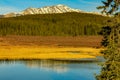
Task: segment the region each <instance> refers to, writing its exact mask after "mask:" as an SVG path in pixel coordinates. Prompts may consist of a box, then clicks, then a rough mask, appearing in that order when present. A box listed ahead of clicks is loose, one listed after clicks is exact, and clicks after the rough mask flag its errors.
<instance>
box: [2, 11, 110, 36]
mask: <svg viewBox="0 0 120 80" xmlns="http://www.w3.org/2000/svg"><path fill="white" fill-rule="evenodd" d="M107 19H108V17H104V16H100V15H94V14H87V13H64V14H39V15H26V16H19V17H14V18H1V19H0V35H2V36H6V35H27V36H29V35H30V36H31V35H32V36H34V35H36V36H81V35H82V36H84V35H98V32H99V31H100V29H101V27H102V26H103V25H104V22H105V21H106V20H107Z"/></svg>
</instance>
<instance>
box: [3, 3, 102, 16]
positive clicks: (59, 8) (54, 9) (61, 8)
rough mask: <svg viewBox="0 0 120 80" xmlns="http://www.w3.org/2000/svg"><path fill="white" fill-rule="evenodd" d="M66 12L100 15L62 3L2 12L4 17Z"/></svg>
mask: <svg viewBox="0 0 120 80" xmlns="http://www.w3.org/2000/svg"><path fill="white" fill-rule="evenodd" d="M67 12H77V13H88V14H96V15H102V14H100V13H96V12H85V11H82V10H79V9H74V8H71V7H68V6H66V5H63V4H58V5H53V6H45V7H42V8H32V7H30V8H27V9H25V10H23V11H21V12H18V13H16V12H12V13H8V14H4V17H16V16H22V15H33V14H57V13H67ZM102 16H103V15H102Z"/></svg>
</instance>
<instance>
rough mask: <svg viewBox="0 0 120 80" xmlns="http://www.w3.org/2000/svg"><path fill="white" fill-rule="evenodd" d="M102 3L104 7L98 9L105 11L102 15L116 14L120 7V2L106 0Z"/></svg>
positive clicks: (119, 0) (118, 0) (117, 0)
mask: <svg viewBox="0 0 120 80" xmlns="http://www.w3.org/2000/svg"><path fill="white" fill-rule="evenodd" d="M102 3H103V4H104V5H103V6H99V7H97V9H103V10H102V13H106V14H107V15H109V14H113V13H114V12H116V11H117V10H118V9H119V6H120V0H105V1H102Z"/></svg>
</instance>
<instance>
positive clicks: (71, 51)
mask: <svg viewBox="0 0 120 80" xmlns="http://www.w3.org/2000/svg"><path fill="white" fill-rule="evenodd" d="M100 50H101V49H96V48H87V47H44V46H41V47H40V46H34V47H33V46H32V47H28V46H5V47H3V46H1V47H0V59H79V58H96V56H100V55H101V54H100Z"/></svg>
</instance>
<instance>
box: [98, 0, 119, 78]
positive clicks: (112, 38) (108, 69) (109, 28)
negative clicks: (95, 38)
mask: <svg viewBox="0 0 120 80" xmlns="http://www.w3.org/2000/svg"><path fill="white" fill-rule="evenodd" d="M102 2H103V4H104V6H100V7H98V9H103V11H102V12H103V13H106V14H107V15H113V14H114V16H112V18H111V19H110V20H108V21H107V24H106V26H105V27H103V29H102V31H101V34H102V35H103V37H104V39H103V41H102V45H103V46H104V47H106V49H105V50H104V51H102V54H104V58H105V59H106V62H105V63H104V64H103V65H102V71H101V74H100V75H97V76H96V79H97V80H120V68H119V67H120V15H119V14H116V11H117V10H118V9H119V5H120V0H107V1H102Z"/></svg>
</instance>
